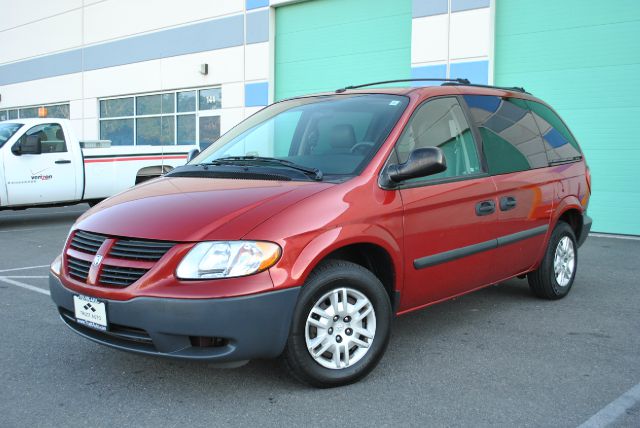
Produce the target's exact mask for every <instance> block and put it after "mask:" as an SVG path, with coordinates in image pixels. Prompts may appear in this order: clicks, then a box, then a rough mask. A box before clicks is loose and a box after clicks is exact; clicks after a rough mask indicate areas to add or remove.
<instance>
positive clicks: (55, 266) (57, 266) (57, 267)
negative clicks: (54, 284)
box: [51, 254, 62, 276]
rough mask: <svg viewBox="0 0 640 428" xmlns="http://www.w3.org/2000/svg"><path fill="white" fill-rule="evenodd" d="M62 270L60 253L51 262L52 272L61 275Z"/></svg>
mask: <svg viewBox="0 0 640 428" xmlns="http://www.w3.org/2000/svg"><path fill="white" fill-rule="evenodd" d="M61 271H62V254H59V255H58V257H56V258H55V259H54V260H53V262H52V263H51V272H53V274H54V275H56V276H60V272H61Z"/></svg>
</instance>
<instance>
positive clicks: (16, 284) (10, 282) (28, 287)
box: [0, 276, 51, 296]
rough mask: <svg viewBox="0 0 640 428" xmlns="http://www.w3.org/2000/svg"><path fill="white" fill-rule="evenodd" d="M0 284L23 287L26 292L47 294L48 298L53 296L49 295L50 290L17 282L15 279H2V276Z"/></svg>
mask: <svg viewBox="0 0 640 428" xmlns="http://www.w3.org/2000/svg"><path fill="white" fill-rule="evenodd" d="M0 282H4V283H5V284H9V285H15V286H16V287H21V288H24V289H26V290H31V291H35V292H36V293H42V294H46V295H47V296H51V293H49V290H45V289H43V288H40V287H34V286H33V285H29V284H25V283H24V282H20V281H15V280H13V279H9V278H5V277H1V276H0Z"/></svg>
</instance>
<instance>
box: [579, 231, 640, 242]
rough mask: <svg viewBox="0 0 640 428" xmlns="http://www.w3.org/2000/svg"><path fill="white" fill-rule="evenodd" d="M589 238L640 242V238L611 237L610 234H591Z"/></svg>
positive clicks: (626, 236)
mask: <svg viewBox="0 0 640 428" xmlns="http://www.w3.org/2000/svg"><path fill="white" fill-rule="evenodd" d="M589 236H590V237H593V238H611V239H626V240H629V241H640V236H628V235H610V234H608V233H590V234H589Z"/></svg>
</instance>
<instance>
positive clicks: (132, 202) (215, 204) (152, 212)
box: [74, 177, 332, 242]
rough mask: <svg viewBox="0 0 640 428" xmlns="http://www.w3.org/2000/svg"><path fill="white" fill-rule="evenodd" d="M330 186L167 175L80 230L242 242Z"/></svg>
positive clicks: (91, 217)
mask: <svg viewBox="0 0 640 428" xmlns="http://www.w3.org/2000/svg"><path fill="white" fill-rule="evenodd" d="M330 186H332V184H330V183H318V182H298V181H263V180H242V179H213V178H190V177H189V178H186V177H162V178H158V179H156V180H152V181H149V182H147V183H143V184H141V185H138V186H136V187H134V188H131V189H129V190H127V191H125V192H122V193H120V194H118V195H115V196H113V197H111V198H109V199H107V200H105V201H103V202H101V203H100V204H98V205H97V206H96V207H94V208H93V209H91V210H89V211H87V212H86V213H85V214H84V215H83V216H81V217H80V218H79V219H78V221H77V222H76V224H75V226H74V228H77V229H82V230H87V231H90V232H95V233H101V234H105V235H113V236H129V237H136V238H144V239H158V240H167V241H184V242H188V241H203V240H222V239H240V238H242V237H243V236H244V235H246V234H247V233H248V232H249V231H251V230H252V229H253V228H255V227H256V226H257V225H259V224H260V223H262V222H264V221H265V220H267V219H268V218H270V217H272V216H273V215H275V214H277V213H279V212H281V211H282V210H283V209H285V208H286V207H288V206H290V205H292V204H294V203H296V202H298V201H300V200H302V199H304V198H307V197H309V196H311V195H313V194H315V193H317V192H320V191H322V190H324V189H326V188H328V187H330Z"/></svg>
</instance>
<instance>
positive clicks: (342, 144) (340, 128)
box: [329, 123, 356, 149]
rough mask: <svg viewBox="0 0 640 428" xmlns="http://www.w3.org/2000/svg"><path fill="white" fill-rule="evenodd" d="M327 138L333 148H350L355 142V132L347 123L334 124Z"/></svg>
mask: <svg viewBox="0 0 640 428" xmlns="http://www.w3.org/2000/svg"><path fill="white" fill-rule="evenodd" d="M329 138H330V140H329V144H331V147H333V148H334V149H350V148H351V147H353V146H354V144H356V133H355V131H354V130H353V126H351V125H349V124H348V123H344V124H341V125H336V126H334V127H333V128H332V129H331V135H330V136H329Z"/></svg>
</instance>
